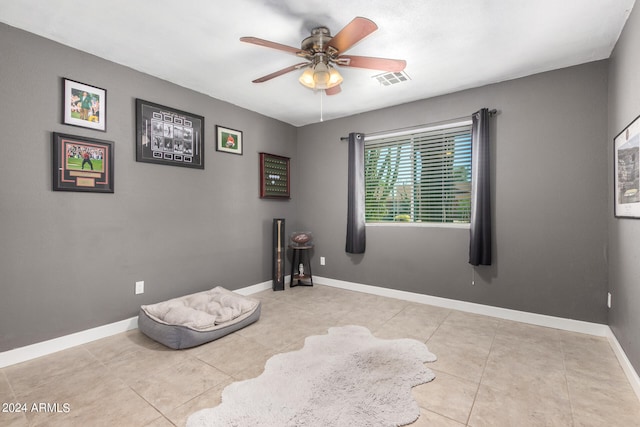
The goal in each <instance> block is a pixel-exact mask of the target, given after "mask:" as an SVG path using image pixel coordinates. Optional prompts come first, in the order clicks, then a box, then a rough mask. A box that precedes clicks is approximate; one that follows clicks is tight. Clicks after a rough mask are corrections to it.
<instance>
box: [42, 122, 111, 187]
mask: <svg viewBox="0 0 640 427" xmlns="http://www.w3.org/2000/svg"><path fill="white" fill-rule="evenodd" d="M53 190H54V191H85V192H95V193H113V142H112V141H103V140H100V139H94V138H86V137H83V136H73V135H66V134H62V133H57V132H54V133H53Z"/></svg>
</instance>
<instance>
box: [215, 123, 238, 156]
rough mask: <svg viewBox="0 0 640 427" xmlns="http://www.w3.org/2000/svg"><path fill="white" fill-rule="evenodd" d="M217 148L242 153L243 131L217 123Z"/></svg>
mask: <svg viewBox="0 0 640 427" xmlns="http://www.w3.org/2000/svg"><path fill="white" fill-rule="evenodd" d="M216 141H217V144H216V150H218V151H224V152H225V153H233V154H240V155H242V131H239V130H235V129H229V128H226V127H224V126H219V125H216Z"/></svg>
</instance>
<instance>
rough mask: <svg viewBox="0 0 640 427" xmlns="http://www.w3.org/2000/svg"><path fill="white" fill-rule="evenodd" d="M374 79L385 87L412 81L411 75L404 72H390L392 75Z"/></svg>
mask: <svg viewBox="0 0 640 427" xmlns="http://www.w3.org/2000/svg"><path fill="white" fill-rule="evenodd" d="M372 78H373V79H377V80H378V83H380V84H381V85H383V86H391V85H395V84H398V83H402V82H406V81H409V80H411V78H410V77H409V75H408V74H407V73H405V72H404V71H397V72H390V73H382V74H378V75H376V76H373V77H372Z"/></svg>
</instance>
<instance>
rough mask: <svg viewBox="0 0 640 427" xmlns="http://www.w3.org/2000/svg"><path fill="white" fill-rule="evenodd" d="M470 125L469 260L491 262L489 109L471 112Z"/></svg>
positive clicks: (486, 263)
mask: <svg viewBox="0 0 640 427" xmlns="http://www.w3.org/2000/svg"><path fill="white" fill-rule="evenodd" d="M472 121H473V124H472V127H471V239H470V242H469V264H471V265H491V176H490V175H491V173H490V166H491V161H490V157H489V110H488V109H487V108H483V109H481V110H480V111H478V112H476V113H474V114H473V117H472Z"/></svg>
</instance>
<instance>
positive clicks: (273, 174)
mask: <svg viewBox="0 0 640 427" xmlns="http://www.w3.org/2000/svg"><path fill="white" fill-rule="evenodd" d="M289 160H290V159H289V158H288V157H282V156H276V155H275V154H268V153H260V198H261V199H290V198H291V193H290V183H289V166H290V165H289Z"/></svg>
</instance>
